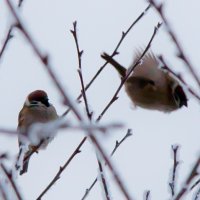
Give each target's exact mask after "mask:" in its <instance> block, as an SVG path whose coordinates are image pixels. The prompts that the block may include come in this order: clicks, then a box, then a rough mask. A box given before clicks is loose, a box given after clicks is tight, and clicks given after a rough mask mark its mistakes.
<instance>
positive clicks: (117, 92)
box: [96, 23, 161, 122]
mask: <svg viewBox="0 0 200 200" xmlns="http://www.w3.org/2000/svg"><path fill="white" fill-rule="evenodd" d="M160 26H161V24H160V23H158V24H157V26H156V27H155V28H154V31H153V34H152V36H151V39H150V41H149V43H148V44H147V46H146V48H145V50H144V51H143V53H142V54H141V56H140V57H139V58H138V60H137V61H136V62H135V64H134V65H133V66H132V67H131V68H130V70H129V71H128V73H127V74H126V76H125V77H124V78H123V79H122V80H121V83H120V85H119V87H118V89H117V91H116V92H115V94H114V95H113V97H112V99H111V100H110V102H109V103H108V104H107V105H106V107H105V108H104V110H103V111H102V112H101V114H100V115H99V117H98V118H97V120H96V122H98V121H99V120H100V119H101V118H102V117H103V115H104V114H105V112H106V111H107V110H108V108H109V107H110V106H111V105H112V104H113V103H114V102H115V101H116V100H117V99H118V97H117V96H118V94H119V92H120V90H121V89H122V86H123V85H124V83H125V82H126V80H127V79H128V77H129V76H130V75H131V73H132V72H133V70H134V69H135V67H137V66H138V65H139V64H140V61H141V59H142V58H143V57H144V55H145V54H146V52H147V51H148V50H149V48H150V47H151V43H152V41H153V39H154V37H155V35H156V33H157V31H158V29H159V28H160Z"/></svg>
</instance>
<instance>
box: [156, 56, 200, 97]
mask: <svg viewBox="0 0 200 200" xmlns="http://www.w3.org/2000/svg"><path fill="white" fill-rule="evenodd" d="M158 58H159V60H160V61H161V63H162V64H163V65H164V66H163V69H166V70H167V71H169V72H170V73H171V74H172V75H174V76H175V77H176V78H177V79H178V80H179V81H180V82H181V83H182V84H183V85H184V86H185V87H186V89H187V90H188V92H189V93H190V94H191V95H192V96H194V97H195V98H196V99H197V100H198V101H200V96H199V95H198V94H197V93H196V92H195V91H194V90H193V89H192V88H191V87H190V86H189V85H188V84H187V83H186V81H185V80H184V79H183V77H182V76H181V75H180V74H177V73H175V72H174V71H173V70H172V69H171V68H170V67H169V65H168V64H167V62H166V61H165V59H164V58H163V56H158Z"/></svg>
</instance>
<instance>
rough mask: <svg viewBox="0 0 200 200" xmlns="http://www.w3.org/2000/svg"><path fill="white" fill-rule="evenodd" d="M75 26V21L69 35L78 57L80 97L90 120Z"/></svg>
mask: <svg viewBox="0 0 200 200" xmlns="http://www.w3.org/2000/svg"><path fill="white" fill-rule="evenodd" d="M76 26H77V22H76V21H75V22H74V23H73V30H71V33H72V35H73V37H74V40H75V44H76V50H77V55H78V65H79V66H78V74H79V78H80V81H81V88H82V89H81V95H82V96H83V99H84V103H85V109H86V113H87V116H88V119H89V120H91V118H92V112H90V111H89V106H88V101H87V96H86V93H85V84H84V80H83V75H82V62H81V58H82V55H83V50H80V48H79V43H78V38H77V29H76Z"/></svg>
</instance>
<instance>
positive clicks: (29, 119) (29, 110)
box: [16, 90, 58, 175]
mask: <svg viewBox="0 0 200 200" xmlns="http://www.w3.org/2000/svg"><path fill="white" fill-rule="evenodd" d="M57 118H58V115H57V112H56V109H55V108H54V106H53V105H52V104H50V103H49V99H48V96H47V93H46V92H45V91H43V90H36V91H33V92H31V93H30V94H29V95H28V96H27V98H26V101H25V103H24V105H23V108H22V109H21V111H20V113H19V116H18V127H17V130H18V132H19V135H18V141H19V149H20V150H19V156H18V158H19V157H20V154H21V153H22V146H23V144H24V140H23V139H24V138H23V136H25V137H28V132H29V131H30V127H31V125H33V124H34V123H47V122H50V121H52V120H56V119H57ZM51 139H52V138H49V137H48V136H47V137H46V138H43V139H41V141H39V143H38V144H36V145H35V144H34V145H32V144H29V146H28V151H27V152H25V154H24V157H23V166H22V169H21V171H20V175H22V174H23V173H26V172H27V170H28V163H29V159H30V156H31V155H32V154H33V153H34V152H37V150H38V149H42V148H45V147H46V146H47V144H48V142H49V141H50V140H51ZM16 168H19V166H17V164H16Z"/></svg>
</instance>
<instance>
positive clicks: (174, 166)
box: [169, 145, 179, 197]
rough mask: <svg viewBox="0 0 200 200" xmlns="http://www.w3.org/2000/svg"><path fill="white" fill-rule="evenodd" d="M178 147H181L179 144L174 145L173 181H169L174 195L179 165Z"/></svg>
mask: <svg viewBox="0 0 200 200" xmlns="http://www.w3.org/2000/svg"><path fill="white" fill-rule="evenodd" d="M178 149H179V146H178V145H177V146H174V145H172V151H173V160H174V164H173V171H172V178H171V182H169V186H170V189H171V195H172V197H173V196H174V195H175V184H176V173H177V172H176V170H177V167H178V165H179V161H178V160H177V154H178Z"/></svg>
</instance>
